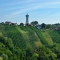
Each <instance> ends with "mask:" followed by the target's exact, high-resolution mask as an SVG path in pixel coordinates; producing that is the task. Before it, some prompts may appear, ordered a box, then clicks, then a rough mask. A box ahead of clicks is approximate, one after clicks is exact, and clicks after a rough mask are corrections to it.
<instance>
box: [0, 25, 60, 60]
mask: <svg viewBox="0 0 60 60" xmlns="http://www.w3.org/2000/svg"><path fill="white" fill-rule="evenodd" d="M9 56H10V57H9ZM59 56H60V31H55V30H50V29H47V30H46V29H45V30H39V29H37V28H35V27H33V26H16V25H5V24H0V59H1V60H2V59H4V57H6V58H7V60H60V57H59Z"/></svg>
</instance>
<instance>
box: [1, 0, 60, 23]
mask: <svg viewBox="0 0 60 60" xmlns="http://www.w3.org/2000/svg"><path fill="white" fill-rule="evenodd" d="M27 13H28V14H29V23H30V22H32V21H38V22H39V24H41V23H46V24H54V23H60V0H0V22H5V21H11V22H15V23H16V22H17V23H18V24H19V23H21V22H23V23H25V21H26V17H25V15H26V14H27Z"/></svg>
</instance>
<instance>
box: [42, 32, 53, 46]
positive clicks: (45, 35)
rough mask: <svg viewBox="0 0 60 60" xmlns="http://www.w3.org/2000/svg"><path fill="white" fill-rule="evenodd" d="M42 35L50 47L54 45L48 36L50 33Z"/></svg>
mask: <svg viewBox="0 0 60 60" xmlns="http://www.w3.org/2000/svg"><path fill="white" fill-rule="evenodd" d="M42 34H43V37H44V38H45V40H46V42H47V43H48V44H49V45H53V41H52V39H51V37H50V35H49V34H48V32H47V31H45V32H42Z"/></svg>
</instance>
